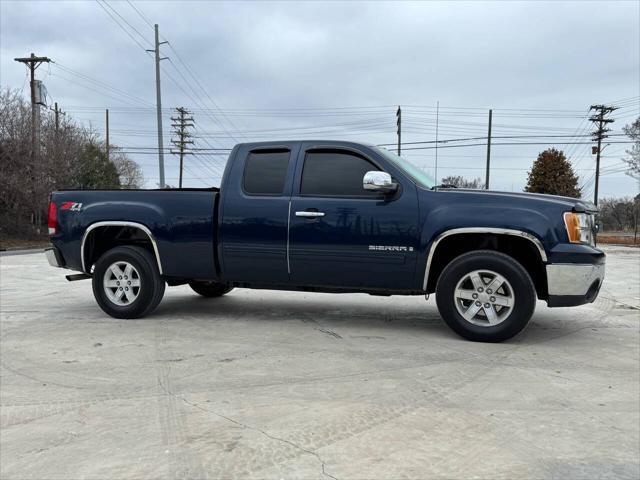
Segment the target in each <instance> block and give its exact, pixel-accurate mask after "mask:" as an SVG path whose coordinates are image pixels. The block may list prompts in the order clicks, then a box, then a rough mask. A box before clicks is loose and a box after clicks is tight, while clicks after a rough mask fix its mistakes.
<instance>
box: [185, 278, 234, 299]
mask: <svg viewBox="0 0 640 480" xmlns="http://www.w3.org/2000/svg"><path fill="white" fill-rule="evenodd" d="M189 286H190V287H191V289H192V290H193V291H194V292H196V293H197V294H199V295H202V296H203V297H221V296H222V295H225V294H227V293H229V292H230V291H231V290H233V287H230V286H229V285H226V284H224V283H218V282H204V281H201V280H194V281H193V282H189Z"/></svg>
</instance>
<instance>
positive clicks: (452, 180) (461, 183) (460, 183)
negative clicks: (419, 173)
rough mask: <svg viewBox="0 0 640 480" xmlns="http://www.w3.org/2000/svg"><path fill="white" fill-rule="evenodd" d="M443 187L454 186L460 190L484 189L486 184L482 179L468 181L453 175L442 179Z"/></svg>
mask: <svg viewBox="0 0 640 480" xmlns="http://www.w3.org/2000/svg"><path fill="white" fill-rule="evenodd" d="M442 184H443V185H453V186H454V187H458V188H484V183H483V182H482V179H480V178H474V179H473V180H467V179H466V178H464V177H462V176H460V175H451V176H448V177H444V178H443V179H442Z"/></svg>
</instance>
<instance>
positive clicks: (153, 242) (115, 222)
mask: <svg viewBox="0 0 640 480" xmlns="http://www.w3.org/2000/svg"><path fill="white" fill-rule="evenodd" d="M100 227H131V228H137V229H138V230H141V231H142V232H144V233H145V235H147V237H149V240H150V241H151V245H153V252H154V254H155V257H156V262H157V263H158V270H159V271H160V275H162V263H161V261H160V253H159V252H158V244H157V243H156V239H155V238H154V236H153V234H152V233H151V230H150V229H149V227H147V226H146V225H143V224H142V223H137V222H123V221H119V220H107V221H102V222H96V223H92V224H91V225H89V226H88V227H87V229H86V230H85V231H84V235H83V236H82V243H81V244H80V260H81V261H82V271H83V272H85V273H89V272H88V271H87V267H86V265H85V260H84V246H85V242H86V240H87V238H88V237H89V234H90V233H91V232H92V231H93V230H95V229H96V228H100Z"/></svg>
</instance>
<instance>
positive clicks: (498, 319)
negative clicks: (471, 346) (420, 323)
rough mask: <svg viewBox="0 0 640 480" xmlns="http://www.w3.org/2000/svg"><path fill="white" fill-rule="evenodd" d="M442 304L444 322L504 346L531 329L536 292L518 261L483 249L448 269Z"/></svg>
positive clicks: (439, 297) (441, 283)
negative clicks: (529, 323)
mask: <svg viewBox="0 0 640 480" xmlns="http://www.w3.org/2000/svg"><path fill="white" fill-rule="evenodd" d="M436 303H437V304H438V310H439V311H440V315H442V318H443V319H444V321H445V322H446V323H447V325H449V327H451V329H453V330H454V331H455V332H456V333H458V334H459V335H460V336H462V337H464V338H466V339H468V340H473V341H479V342H501V341H503V340H507V339H509V338H511V337H513V336H515V335H517V334H518V333H519V332H521V331H522V330H523V329H524V328H525V327H526V326H527V323H528V322H529V320H530V319H531V316H532V315H533V312H534V309H535V305H536V290H535V287H534V285H533V281H532V280H531V277H530V276H529V274H528V273H527V271H526V270H525V269H524V268H523V267H522V265H520V263H518V262H517V261H516V260H514V259H513V258H511V257H509V256H508V255H505V254H503V253H499V252H494V251H490V250H479V251H475V252H469V253H465V254H463V255H460V256H459V257H457V258H455V259H454V260H452V261H451V263H449V264H448V265H447V266H446V267H445V269H444V270H443V272H442V274H441V275H440V278H439V279H438V284H437V286H436Z"/></svg>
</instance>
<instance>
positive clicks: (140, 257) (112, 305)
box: [92, 246, 165, 318]
mask: <svg viewBox="0 0 640 480" xmlns="http://www.w3.org/2000/svg"><path fill="white" fill-rule="evenodd" d="M92 283H93V295H94V297H95V298H96V301H97V302H98V305H99V306H100V308H101V309H102V310H103V311H104V312H105V313H107V314H108V315H111V316H112V317H115V318H140V317H143V316H145V315H147V314H149V313H151V312H152V311H153V310H154V309H155V308H156V307H157V306H158V304H159V303H160V300H162V296H163V295H164V288H165V283H164V280H163V279H162V277H161V276H160V271H159V270H158V264H157V263H156V259H155V258H154V257H153V255H151V253H149V252H148V251H147V250H145V249H144V248H140V247H133V246H124V247H116V248H112V249H111V250H109V251H107V252H106V253H105V254H104V255H102V256H101V257H100V258H99V259H98V261H97V262H96V264H95V268H94V270H93V280H92Z"/></svg>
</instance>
